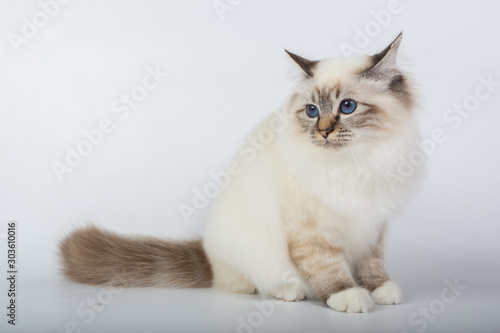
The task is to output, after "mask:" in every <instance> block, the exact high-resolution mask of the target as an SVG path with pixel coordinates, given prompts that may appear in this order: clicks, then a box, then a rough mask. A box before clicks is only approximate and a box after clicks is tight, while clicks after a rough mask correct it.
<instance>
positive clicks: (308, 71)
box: [285, 50, 318, 77]
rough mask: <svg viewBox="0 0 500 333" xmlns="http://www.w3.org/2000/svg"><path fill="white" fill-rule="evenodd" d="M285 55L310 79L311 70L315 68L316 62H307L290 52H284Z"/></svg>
mask: <svg viewBox="0 0 500 333" xmlns="http://www.w3.org/2000/svg"><path fill="white" fill-rule="evenodd" d="M285 52H286V53H288V55H289V56H290V58H292V60H293V61H295V63H296V64H297V65H299V67H300V68H302V70H303V71H304V73H306V75H307V76H310V77H312V76H313V72H312V71H313V69H314V67H316V64H317V63H318V61H313V60H308V59H306V58H302V57H301V56H298V55H296V54H293V53H292V52H289V51H288V50H285Z"/></svg>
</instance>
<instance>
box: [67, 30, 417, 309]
mask: <svg viewBox="0 0 500 333" xmlns="http://www.w3.org/2000/svg"><path fill="white" fill-rule="evenodd" d="M401 40H402V33H401V34H399V35H398V37H397V38H396V39H395V40H394V41H393V42H392V43H391V44H390V45H389V46H387V47H386V48H385V49H384V50H383V51H381V52H380V53H377V54H375V55H371V56H369V55H363V56H359V57H357V58H352V59H344V58H329V59H324V60H320V61H312V60H308V59H306V58H303V57H301V56H298V55H296V54H294V53H292V52H289V51H287V50H285V51H286V52H287V53H288V55H289V56H290V57H291V59H292V60H293V61H294V62H295V64H296V65H297V70H298V71H300V73H301V74H300V78H299V79H298V82H297V84H296V85H295V87H294V88H293V91H292V92H291V94H290V96H289V98H288V99H287V100H286V101H285V103H284V104H283V106H282V107H281V108H280V109H279V110H277V111H275V112H273V113H272V114H270V115H269V116H268V117H267V118H265V119H264V120H262V121H261V122H260V123H259V124H258V125H257V126H256V127H255V128H254V129H253V131H252V132H251V133H250V134H249V136H248V138H250V137H258V136H259V135H261V136H262V133H264V132H266V133H267V134H266V135H267V136H268V138H267V139H266V140H267V141H266V143H267V144H265V145H264V144H260V147H259V148H261V149H259V151H258V152H257V153H255V154H253V155H252V156H249V154H244V150H243V147H242V148H241V149H240V150H238V151H237V152H236V154H235V157H234V159H233V161H232V163H235V165H237V166H238V167H239V170H240V171H241V172H240V173H239V174H237V175H234V176H233V177H231V179H230V182H229V185H228V186H227V187H226V188H224V189H221V192H220V193H219V195H218V196H217V197H216V198H215V199H214V200H213V202H212V204H211V208H210V212H209V215H208V220H207V224H206V228H205V231H204V235H203V237H202V238H199V239H192V240H162V239H159V238H155V237H130V236H122V235H118V234H115V233H112V232H110V231H107V230H104V229H102V228H98V227H96V226H94V225H89V226H86V227H82V228H79V229H76V230H74V231H73V232H71V233H70V234H69V235H68V236H66V237H65V238H64V239H63V240H62V241H61V242H60V244H59V245H60V253H61V257H62V264H63V268H62V270H63V273H64V274H65V276H66V277H67V278H69V279H70V280H73V281H76V282H79V283H85V284H92V285H119V286H129V287H171V288H192V287H201V288H204V287H213V288H216V289H218V290H221V291H227V292H233V293H247V294H251V293H259V294H262V295H263V296H265V297H274V298H276V299H281V300H284V301H300V300H303V299H305V298H308V299H318V298H319V300H321V301H322V302H323V303H325V304H326V305H327V306H329V307H330V308H332V309H334V310H337V311H343V312H350V313H360V312H368V311H369V310H370V309H371V308H372V306H373V305H374V303H376V304H398V303H400V302H401V290H400V289H399V287H398V285H397V284H396V283H395V282H394V281H393V280H391V279H390V278H389V276H388V274H387V273H386V270H385V268H384V257H383V243H384V233H385V230H386V225H387V220H388V218H389V216H390V215H391V214H392V213H393V212H394V210H395V209H396V208H397V207H398V206H399V205H400V204H401V203H402V201H404V199H403V198H404V194H405V193H407V192H408V188H409V187H411V184H412V183H414V179H413V178H414V177H413V176H409V177H407V178H404V179H403V178H401V177H399V178H398V179H399V181H397V182H395V181H392V182H391V181H389V180H388V177H387V175H388V174H390V172H392V170H394V169H395V168H396V167H397V166H398V163H399V161H400V160H399V157H401V156H408V154H409V153H410V152H411V151H412V149H414V142H415V140H416V139H417V138H418V130H417V124H416V120H415V114H414V113H415V111H414V109H415V108H416V95H415V92H414V88H413V85H414V84H413V83H412V80H411V78H410V77H409V76H408V74H406V73H405V72H404V71H403V70H401V69H400V68H399V67H398V66H397V64H396V58H397V53H398V48H399V45H400V43H401ZM269 138H271V139H269ZM249 157H251V158H249ZM415 177H416V176H415Z"/></svg>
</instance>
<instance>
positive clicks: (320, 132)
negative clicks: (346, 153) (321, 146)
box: [319, 129, 332, 139]
mask: <svg viewBox="0 0 500 333" xmlns="http://www.w3.org/2000/svg"><path fill="white" fill-rule="evenodd" d="M330 133H332V131H331V130H330V129H327V130H319V134H321V136H322V137H324V138H325V139H326V138H328V134H330Z"/></svg>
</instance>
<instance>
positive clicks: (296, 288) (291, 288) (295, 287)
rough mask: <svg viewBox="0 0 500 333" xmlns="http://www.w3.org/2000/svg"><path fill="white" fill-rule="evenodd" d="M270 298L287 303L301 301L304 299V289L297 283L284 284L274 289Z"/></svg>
mask: <svg viewBox="0 0 500 333" xmlns="http://www.w3.org/2000/svg"><path fill="white" fill-rule="evenodd" d="M271 296H272V297H274V298H276V299H279V300H282V301H287V302H296V301H302V300H303V299H304V298H305V297H306V289H305V288H304V287H303V286H302V285H300V284H297V283H286V284H283V285H281V286H279V287H277V288H275V289H274V290H273V291H272V292H271Z"/></svg>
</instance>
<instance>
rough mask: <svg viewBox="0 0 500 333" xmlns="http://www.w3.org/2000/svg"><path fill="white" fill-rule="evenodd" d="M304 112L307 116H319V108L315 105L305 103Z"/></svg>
mask: <svg viewBox="0 0 500 333" xmlns="http://www.w3.org/2000/svg"><path fill="white" fill-rule="evenodd" d="M306 113H307V116H308V117H310V118H316V117H317V116H319V109H318V107H317V106H316V105H312V104H307V106H306Z"/></svg>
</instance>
